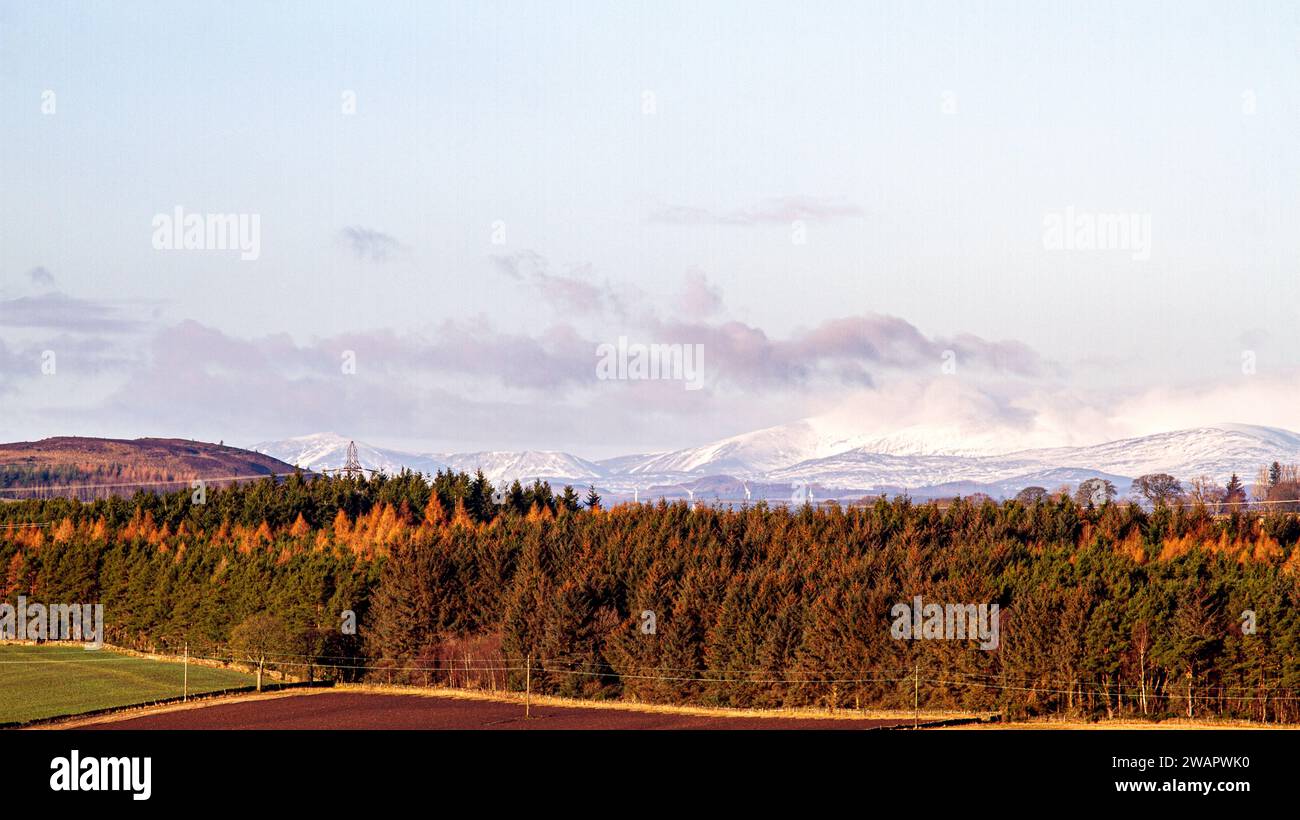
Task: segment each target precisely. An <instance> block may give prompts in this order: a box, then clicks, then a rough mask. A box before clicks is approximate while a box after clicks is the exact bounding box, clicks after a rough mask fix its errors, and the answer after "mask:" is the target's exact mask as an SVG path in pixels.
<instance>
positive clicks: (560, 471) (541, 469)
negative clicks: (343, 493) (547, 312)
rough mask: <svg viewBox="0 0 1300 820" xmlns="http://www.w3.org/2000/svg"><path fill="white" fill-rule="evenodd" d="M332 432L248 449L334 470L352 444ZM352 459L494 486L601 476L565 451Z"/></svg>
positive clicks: (361, 455)
mask: <svg viewBox="0 0 1300 820" xmlns="http://www.w3.org/2000/svg"><path fill="white" fill-rule="evenodd" d="M351 441H352V440H351V439H348V438H347V437H345V436H340V435H339V434H337V433H314V434H312V435H309V436H298V437H296V438H289V439H284V440H282V441H264V442H262V443H260V444H256V445H254V446H253V447H252V449H253V450H255V451H257V452H259V453H265V454H266V455H269V456H272V457H274V458H278V459H280V460H281V461H284V462H287V463H289V464H293V465H294V466H297V467H302V468H303V469H305V470H325V469H337V468H339V467H342V466H343V465H344V464H346V463H347V453H348V444H349V443H350V442H351ZM356 445H357V460H358V461H360V462H361V466H362V467H365V468H366V469H370V470H378V471H380V472H383V473H389V474H393V473H397V472H400V471H401V470H402V469H408V470H412V471H414V472H420V473H429V474H433V473H436V472H438V471H439V470H446V469H452V470H455V471H457V472H462V471H463V472H467V473H473V472H475V471H477V470H480V469H481V470H482V471H483V475H484V476H486V477H487V478H488V479H489V480H490V481H492V482H494V483H500V482H502V481H506V482H510V481H514V480H515V479H519V480H520V481H522V482H525V483H527V482H531V481H533V480H534V479H538V478H540V479H542V480H543V481H545V480H547V479H570V480H572V481H580V480H584V479H587V480H590V479H596V478H600V477H602V476H604V474H605V472H604V470H602V469H601V468H600V467H599V466H598V465H596V464H595V463H593V462H590V461H587V460H586V459H581V458H578V457H577V456H572V455H569V454H568V453H559V452H546V451H537V450H525V451H522V452H482V453H407V452H403V451H401V450H390V449H385V448H382V447H373V446H371V445H369V444H366V443H365V442H361V441H358V442H356Z"/></svg>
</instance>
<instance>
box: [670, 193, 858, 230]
mask: <svg viewBox="0 0 1300 820" xmlns="http://www.w3.org/2000/svg"><path fill="white" fill-rule="evenodd" d="M862 215H863V213H862V209H861V208H859V207H858V206H857V205H854V204H852V203H850V202H846V201H844V200H842V199H838V198H834V197H813V196H783V197H776V198H773V199H767V200H764V201H762V202H759V203H756V204H754V205H750V206H747V207H743V208H738V209H735V210H731V211H723V212H716V211H710V210H707V209H705V208H696V207H689V206H681V205H670V206H665V207H663V208H660V209H658V210H656V211H654V212H653V213H651V214H650V217H649V221H650V222H654V223H658V224H663V225H736V226H752V225H789V224H790V223H792V222H795V221H803V222H834V221H837V220H840V219H852V218H858V217H861V216H862Z"/></svg>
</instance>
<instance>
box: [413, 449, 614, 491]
mask: <svg viewBox="0 0 1300 820" xmlns="http://www.w3.org/2000/svg"><path fill="white" fill-rule="evenodd" d="M436 457H437V458H440V459H443V460H444V461H446V463H447V465H448V466H450V467H451V468H452V469H453V470H456V471H464V472H466V473H471V474H472V473H474V472H475V471H476V470H480V469H481V470H482V471H483V475H484V476H486V477H487V479H488V480H489V481H491V482H493V483H494V484H495V483H500V482H502V481H505V482H511V481H514V480H515V479H518V480H519V481H520V483H523V484H529V483H531V482H532V481H533V480H535V479H538V478H540V479H542V480H543V481H545V480H546V479H548V478H558V479H572V480H584V479H585V480H594V479H598V478H601V477H603V476H604V472H603V471H602V470H601V468H600V466H599V465H597V464H595V463H594V462H591V461H587V460H586V459H584V458H578V457H577V456H573V455H569V454H568V453H561V452H554V451H539V450H524V451H521V452H482V453H449V454H445V455H438V456H436Z"/></svg>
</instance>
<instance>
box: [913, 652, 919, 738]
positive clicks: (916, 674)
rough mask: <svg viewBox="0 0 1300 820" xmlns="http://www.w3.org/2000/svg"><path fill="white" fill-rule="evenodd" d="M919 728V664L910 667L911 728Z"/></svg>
mask: <svg viewBox="0 0 1300 820" xmlns="http://www.w3.org/2000/svg"><path fill="white" fill-rule="evenodd" d="M920 726H921V662H920V661H917V662H916V666H914V667H912V728H913V729H917V728H920Z"/></svg>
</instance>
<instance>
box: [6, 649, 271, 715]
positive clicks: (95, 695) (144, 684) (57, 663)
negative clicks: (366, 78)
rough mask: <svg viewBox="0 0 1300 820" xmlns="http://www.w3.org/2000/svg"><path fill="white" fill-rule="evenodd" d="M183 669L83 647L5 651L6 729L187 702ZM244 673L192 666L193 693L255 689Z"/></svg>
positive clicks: (167, 662) (251, 679) (178, 666)
mask: <svg viewBox="0 0 1300 820" xmlns="http://www.w3.org/2000/svg"><path fill="white" fill-rule="evenodd" d="M184 676H185V670H184V669H183V668H182V666H181V665H180V664H178V663H174V662H169V661H158V660H152V659H149V658H141V657H135V656H131V655H125V654H121V653H117V652H110V651H108V650H99V651H94V652H90V651H87V650H85V649H83V648H82V647H81V646H49V645H45V646H22V645H14V644H9V645H0V724H12V723H25V722H28V721H33V720H41V719H44V718H51V717H58V716H62V715H78V714H84V713H86V712H94V711H98V710H101V709H112V708H116V707H122V706H131V705H135V704H142V703H150V702H153V701H157V700H165V699H169V698H176V697H180V696H181V692H182V686H183V678H184ZM252 683H253V678H252V676H250V675H246V674H244V673H242V672H236V671H234V670H229V669H218V668H210V667H205V666H199V665H196V664H190V666H189V687H188V689H189V693H190V694H200V693H204V692H215V691H220V690H223V689H236V688H241V687H246V686H251V685H252Z"/></svg>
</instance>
